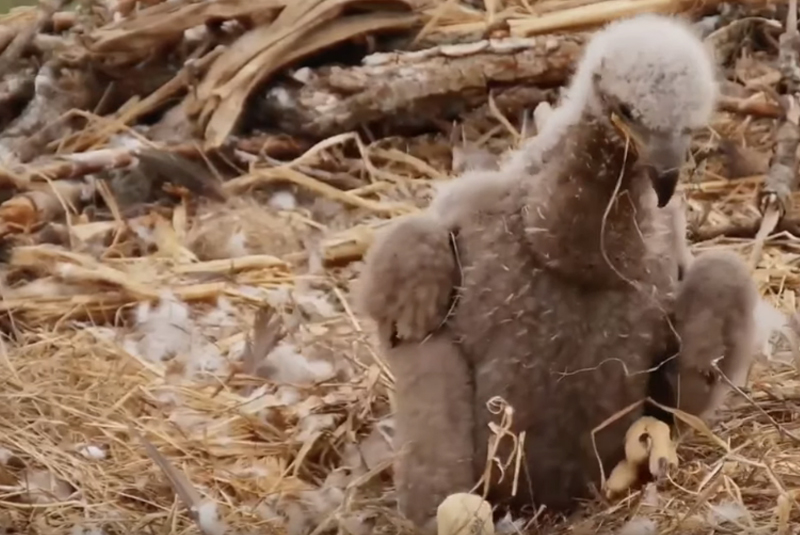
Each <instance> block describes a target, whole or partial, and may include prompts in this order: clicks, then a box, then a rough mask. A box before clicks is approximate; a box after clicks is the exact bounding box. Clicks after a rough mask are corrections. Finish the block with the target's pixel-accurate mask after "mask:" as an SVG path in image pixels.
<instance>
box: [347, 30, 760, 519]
mask: <svg viewBox="0 0 800 535" xmlns="http://www.w3.org/2000/svg"><path fill="white" fill-rule="evenodd" d="M654 35H658V36H659V39H658V40H656V39H653V36H654ZM716 95H717V85H716V82H715V76H714V67H713V64H712V61H711V58H710V57H709V55H708V53H707V51H706V50H705V48H704V46H703V44H702V42H701V41H700V40H699V39H698V38H697V37H696V36H695V35H694V34H693V33H692V31H691V30H690V29H689V28H688V27H687V26H685V25H684V24H683V23H681V22H679V21H677V20H675V19H671V18H667V17H661V16H655V15H645V16H639V17H636V18H633V19H628V20H624V21H620V22H615V23H612V24H610V25H608V26H607V27H606V28H604V29H603V30H601V31H599V32H598V33H596V34H595V36H594V37H593V39H592V40H591V42H590V43H589V44H588V45H587V47H586V50H585V52H584V55H583V57H582V59H581V61H580V63H579V64H578V68H577V70H576V74H575V76H574V77H573V80H572V82H571V84H570V86H569V89H568V92H567V94H566V96H565V99H564V102H563V103H562V104H561V106H560V107H559V109H558V110H557V111H556V112H554V115H553V117H552V118H551V119H550V121H548V125H547V127H546V128H545V129H544V130H543V132H542V134H541V135H551V136H556V137H557V138H558V139H557V142H554V140H555V137H552V138H543V140H542V142H541V143H540V144H538V145H529V146H528V149H529V150H531V151H532V152H531V153H532V154H533V158H532V159H531V164H530V165H527V164H525V163H524V158H511V159H510V160H509V161H508V162H507V163H506V164H504V165H503V166H502V167H501V169H500V170H498V171H497V172H488V171H487V172H485V176H486V179H487V182H486V186H485V189H484V190H483V191H482V190H481V188H480V187H479V186H477V182H475V181H472V182H470V183H469V184H470V185H469V186H468V188H467V189H466V190H464V191H459V190H458V189H451V190H450V191H449V192H448V196H449V198H450V199H451V200H453V201H458V202H459V203H460V204H459V205H458V206H444V205H443V204H442V202H434V206H433V207H432V209H430V210H428V211H427V212H423V213H422V214H420V215H416V216H411V217H407V218H405V219H403V220H401V221H399V222H398V223H396V224H395V225H393V226H392V227H391V228H390V230H388V231H387V232H386V233H384V234H383V235H382V236H381V237H380V238H379V239H378V240H377V241H376V243H375V244H374V245H373V247H372V248H371V250H370V251H369V253H368V255H367V258H366V262H365V267H364V271H363V272H362V279H361V281H360V292H361V296H360V300H361V305H362V308H363V310H364V311H365V312H366V313H367V314H368V315H369V316H371V317H372V318H373V319H374V320H375V321H376V322H377V325H378V333H379V337H380V341H381V344H382V349H383V351H384V352H385V355H386V358H387V360H388V362H389V365H390V366H391V368H392V370H393V371H394V372H395V379H396V383H397V396H396V418H397V428H396V440H397V441H398V442H399V446H400V448H401V451H402V456H401V458H400V459H399V461H398V464H397V467H396V477H397V487H398V501H399V504H400V508H401V511H402V512H403V513H404V514H406V515H407V516H408V517H409V518H410V519H411V520H412V521H414V522H415V523H416V524H418V525H424V524H425V523H426V522H428V521H429V520H430V518H432V517H433V515H434V514H435V511H436V507H437V505H438V504H439V503H440V502H441V501H442V500H443V499H444V498H445V497H446V496H447V495H448V494H450V493H453V492H459V491H469V490H470V489H471V487H472V486H473V485H474V484H475V483H477V482H478V479H479V478H480V476H481V475H482V474H483V471H484V468H485V466H486V463H487V457H488V456H489V455H490V453H491V452H490V451H489V449H488V443H489V440H490V438H491V437H492V432H491V429H490V427H489V424H490V422H491V421H492V420H493V414H492V413H491V412H490V411H489V410H487V404H489V402H490V401H491V400H494V399H495V398H497V397H500V398H502V399H503V400H505V401H506V402H507V403H508V404H509V405H510V406H511V407H513V419H512V425H511V431H512V432H514V433H517V434H518V433H521V432H524V433H525V441H524V444H522V445H520V447H519V448H517V449H515V445H514V444H513V441H512V440H511V439H510V438H508V437H506V438H503V439H502V440H501V441H500V444H499V448H498V449H497V450H496V451H494V452H493V453H494V455H495V459H496V460H495V461H492V464H493V465H494V468H493V470H492V472H493V474H492V476H491V480H490V481H489V488H490V492H489V499H490V501H491V502H492V503H494V504H496V505H507V506H511V507H514V508H515V509H516V508H521V507H525V506H539V505H544V506H546V507H548V508H549V509H550V510H556V511H564V512H566V511H568V510H569V509H571V508H572V507H573V506H574V504H575V502H576V500H577V499H580V498H584V497H587V496H589V492H590V489H589V487H590V485H591V484H596V483H598V481H599V476H600V469H599V466H598V458H599V459H600V460H601V462H602V464H603V466H604V469H605V473H606V474H608V473H609V472H610V470H611V468H613V466H614V465H615V464H616V463H617V461H619V460H620V459H621V458H622V455H623V451H622V448H623V437H624V434H625V431H626V430H627V429H628V427H629V426H630V424H631V423H632V422H633V421H634V420H635V419H636V418H637V417H639V416H640V415H641V409H637V410H633V411H631V412H629V413H627V414H626V416H625V417H623V418H620V419H618V420H617V421H615V422H614V423H613V424H611V425H609V426H606V427H605V428H604V429H602V430H600V431H598V432H597V434H596V436H594V437H593V436H592V430H593V429H594V428H596V427H598V426H599V425H600V424H602V423H603V422H604V421H605V420H606V419H608V418H610V417H611V416H613V415H615V414H616V413H618V412H620V411H622V410H623V409H626V408H627V407H629V406H630V405H632V404H634V403H635V402H636V401H639V400H641V399H642V398H644V397H645V396H646V395H647V394H648V391H649V389H651V387H650V386H649V382H650V381H649V376H650V373H649V371H650V370H652V369H653V368H654V367H657V366H658V365H659V364H661V363H663V362H665V361H667V360H669V359H670V358H671V357H673V352H674V348H675V347H676V345H677V344H676V342H677V340H678V339H680V338H681V337H682V336H683V335H684V333H685V334H686V335H688V336H701V337H707V339H708V340H712V339H715V340H722V341H725V342H726V343H722V342H720V344H721V346H722V347H721V346H720V345H719V344H718V345H717V346H715V347H712V348H710V349H712V350H718V351H719V354H717V353H715V352H714V351H712V353H713V354H711V353H709V352H707V351H706V350H707V349H709V348H708V346H706V347H702V348H701V347H700V346H699V345H698V346H691V347H690V349H691V351H690V352H688V353H686V352H683V351H681V352H680V353H679V354H678V356H677V365H672V366H670V367H669V369H670V370H674V372H670V373H676V375H675V377H673V378H672V379H675V380H669V381H666V382H667V383H668V384H670V385H675V384H676V383H677V387H678V394H680V384H681V383H683V382H684V381H695V383H693V385H694V386H693V387H692V392H693V395H694V396H696V397H695V398H693V399H692V400H691V401H692V402H691V403H686V402H684V401H682V400H681V399H679V400H678V403H679V405H686V406H687V407H689V408H690V410H692V411H694V412H702V411H704V410H706V409H707V405H708V403H710V402H711V401H712V399H711V397H712V396H711V394H712V390H713V387H714V385H715V381H716V375H715V374H713V373H711V371H713V370H716V369H717V367H718V368H720V369H723V370H726V369H732V368H730V367H729V366H728V363H727V361H728V360H731V361H733V360H736V359H740V358H744V357H742V355H744V354H746V352H747V347H749V345H748V344H749V341H748V340H746V339H745V338H746V336H745V337H738V338H737V337H735V336H734V337H732V336H731V332H732V330H738V331H739V332H741V333H746V332H749V331H748V330H747V329H750V326H749V322H752V308H750V310H747V307H753V306H755V304H754V301H753V300H751V299H750V296H751V295H752V294H753V293H754V292H755V289H754V286H753V282H752V280H750V278H749V275H748V274H747V270H746V269H744V268H743V266H741V265H739V264H738V262H739V261H738V260H737V259H736V258H733V257H730V256H726V255H716V256H710V257H707V258H705V259H704V255H701V256H700V257H698V259H696V260H695V261H694V262H692V263H691V264H690V265H689V266H688V268H687V269H686V272H685V273H684V282H682V283H681V284H685V285H686V288H683V289H681V288H679V283H678V280H677V279H678V267H679V262H681V259H680V258H679V254H678V252H677V251H676V240H675V233H674V230H673V229H674V227H675V224H674V220H673V219H672V218H673V217H674V215H670V214H669V211H667V210H664V209H663V207H665V206H666V205H667V204H668V202H669V201H670V199H671V198H672V196H673V193H674V191H675V187H676V184H677V180H678V174H679V168H680V167H681V166H682V164H683V163H684V161H685V157H686V153H687V150H688V148H689V141H690V134H691V131H692V130H693V129H695V128H698V127H701V126H703V125H705V124H706V123H707V121H708V119H709V117H710V115H711V113H712V110H713V108H714V104H715V98H716ZM550 122H552V127H550ZM548 128H549V129H551V130H552V132H550V134H548ZM523 150H525V148H523ZM681 263H682V262H681ZM695 270H697V271H695ZM720 270H721V271H720ZM723 272H724V273H726V274H730V276H731V277H733V278H734V279H735V280H726V279H724V277H723V276H722V275H721V273H723ZM712 273H714V274H717V276H716V277H712V276H711V275H710V274H712ZM700 290H702V291H700ZM695 293H697V295H698V296H699V297H693V294H695ZM694 299H701V300H702V299H714V300H715V301H714V302H715V303H720V305H719V306H704V305H703V303H700V304H699V305H697V306H694V305H693V304H692V303H696V302H695V301H694ZM676 303H677V304H676ZM678 305H680V306H678ZM737 307H738V308H737ZM709 310H710V311H712V312H713V313H714V314H718V316H717V319H718V321H715V322H711V323H709V324H707V328H706V329H705V332H700V333H699V334H698V331H697V329H692V327H691V326H692V325H693V323H692V321H693V317H694V315H697V314H699V315H701V316H702V315H705V314H707V313H708V312H709ZM676 316H677V317H676ZM673 317H676V321H674V322H673V321H670V318H673ZM736 320H741V321H740V322H739V323H737V322H736ZM710 329H717V330H719V331H720V332H719V333H711V332H709V330H710ZM716 334H719V336H718V337H716V338H713V337H714V336H715V335H716ZM727 342H730V343H727ZM731 344H733V346H731ZM737 344H738V345H737ZM742 344H744V345H742ZM701 349H702V351H701ZM685 357H686V358H691V359H695V360H694V361H692V362H687V361H685V360H684V358H685ZM718 357H724V359H723V360H722V361H720V363H719V365H718V366H715V360H716V359H717V358H718ZM697 381H700V385H701V386H697ZM667 390H670V389H667ZM650 391H652V390H650ZM671 393H672V392H670V394H671ZM669 397H671V396H668V395H666V394H664V395H663V396H662V397H661V399H662V400H664V399H666V398H669ZM517 450H518V451H517ZM512 455H521V470H519V471H515V469H514V467H515V461H514V460H513V459H509V458H510V457H512ZM498 462H499V463H502V465H503V466H504V469H503V470H502V471H501V470H497V469H496V465H497V463H498ZM468 467H471V469H469V468H468ZM514 489H516V492H515V493H514V492H512V491H513V490H514Z"/></svg>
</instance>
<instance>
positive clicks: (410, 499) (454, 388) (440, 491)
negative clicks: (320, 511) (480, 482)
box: [384, 332, 475, 531]
mask: <svg viewBox="0 0 800 535" xmlns="http://www.w3.org/2000/svg"><path fill="white" fill-rule="evenodd" d="M384 354H385V355H386V358H387V360H388V362H389V366H390V367H391V370H392V372H393V374H394V377H395V451H396V452H397V455H398V457H397V461H396V464H395V482H396V487H397V496H398V505H399V509H400V512H401V513H402V514H403V515H404V516H406V517H407V518H408V519H410V520H411V521H412V522H414V524H415V525H416V526H417V527H419V528H423V530H424V531H428V530H429V529H431V528H432V525H433V521H434V520H435V515H436V509H437V507H438V506H439V504H440V503H441V502H442V501H443V500H444V499H445V498H446V497H447V496H448V495H449V494H452V493H454V492H468V491H469V490H470V489H471V488H472V486H473V485H474V483H475V479H474V477H473V471H472V457H473V454H474V447H473V417H472V398H473V388H472V376H471V373H470V369H469V367H468V365H467V362H466V360H465V359H464V358H463V357H462V355H461V353H460V351H459V349H458V346H457V345H456V344H455V343H454V342H453V341H452V340H451V338H450V337H449V336H448V335H447V334H446V333H442V332H439V333H437V334H435V335H433V336H431V337H430V338H428V339H427V340H425V341H423V342H419V343H410V342H403V343H400V344H398V345H395V346H394V347H391V348H386V349H385V351H384Z"/></svg>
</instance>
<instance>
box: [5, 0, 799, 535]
mask: <svg viewBox="0 0 800 535" xmlns="http://www.w3.org/2000/svg"><path fill="white" fill-rule="evenodd" d="M785 4H786V2H766V1H760V0H749V1H748V2H744V3H739V4H738V5H735V6H731V5H729V4H727V3H722V2H718V1H716V0H706V1H699V2H698V1H697V0H692V1H690V2H686V1H683V0H642V1H639V2H628V1H622V0H603V1H590V0H542V1H539V2H528V1H526V0H492V1H489V0H487V1H485V2H483V1H479V2H475V1H467V0H464V1H455V0H380V1H365V0H292V1H287V0H263V1H257V2H246V1H244V0H209V1H205V2H197V1H191V0H177V1H169V2H161V1H159V0H147V1H144V2H131V1H127V0H125V1H119V2H105V1H102V0H92V1H89V2H82V3H81V5H80V6H75V9H71V7H72V6H67V5H65V4H64V2H61V1H55V0H54V1H43V3H42V5H41V6H31V7H22V8H15V9H14V10H12V11H11V12H10V13H8V14H6V15H3V16H0V128H2V132H0V252H2V255H1V256H0V258H1V259H2V263H0V289H1V291H2V301H1V302H0V325H2V328H3V335H2V337H1V338H0V386H1V388H0V396H2V397H3V403H2V406H1V407H0V437H2V438H0V486H2V491H3V492H2V496H0V505H2V507H0V509H2V512H0V526H3V527H5V528H7V529H9V530H16V532H24V533H31V534H36V533H75V534H78V533H80V534H89V533H92V534H99V533H105V534H117V533H150V532H153V533H156V532H159V533H161V532H163V533H166V532H170V533H207V534H210V533H213V534H222V533H272V532H275V533H289V534H291V535H305V534H310V533H312V532H313V533H327V532H336V531H337V530H338V531H340V532H343V533H344V532H346V533H351V534H367V533H372V532H391V533H397V532H403V530H404V529H405V528H406V525H405V524H404V523H403V521H402V520H401V519H399V518H397V517H396V515H395V514H394V512H393V511H394V494H393V489H392V483H391V476H392V474H391V464H392V456H393V455H394V452H393V448H392V432H393V423H392V417H391V415H392V411H391V397H392V377H391V374H390V373H388V371H387V368H386V366H385V364H384V363H383V361H382V359H381V355H380V353H379V352H378V350H377V348H376V347H375V345H374V341H373V338H372V333H371V328H372V326H371V325H369V324H368V323H367V322H364V321H363V319H362V317H361V315H360V314H359V311H358V310H354V309H353V307H352V303H351V297H350V282H351V281H352V280H353V279H354V277H355V275H357V273H358V270H359V261H360V259H361V257H362V256H363V254H364V252H365V251H366V249H367V248H368V247H369V245H370V243H371V242H372V238H373V235H374V232H375V231H376V230H377V229H379V228H380V227H381V226H383V225H385V224H386V223H387V222H388V221H390V220H391V219H392V218H394V217H401V216H403V215H404V214H409V213H413V212H414V211H416V210H418V209H419V208H420V207H423V206H426V205H427V203H428V202H429V201H430V198H431V195H432V194H433V192H434V191H435V189H436V188H437V187H438V185H440V184H442V183H444V182H445V181H446V180H449V179H450V177H451V175H452V174H453V170H454V169H456V170H461V169H466V168H470V167H474V166H478V167H480V166H492V165H494V164H495V163H496V161H497V159H499V158H504V157H506V155H507V153H508V151H509V150H510V149H514V148H516V147H517V146H518V145H519V143H520V142H521V141H522V140H523V139H524V138H525V137H526V136H528V135H531V134H532V133H533V131H534V130H535V129H534V128H532V126H531V125H532V124H533V123H534V122H536V121H538V120H539V119H536V121H534V120H533V119H531V118H530V117H529V113H530V111H532V110H533V109H534V108H535V107H536V105H537V104H539V103H540V102H545V101H546V102H549V103H551V104H555V103H556V102H557V100H558V98H559V90H560V87H561V86H562V85H563V83H564V82H565V81H566V80H567V79H568V77H569V76H570V74H571V72H572V69H573V65H574V61H575V59H576V57H577V56H578V54H580V52H581V49H582V46H583V43H584V41H585V38H586V35H587V34H586V32H589V31H591V29H592V27H594V26H596V25H597V24H601V23H603V22H604V21H607V20H611V19H614V18H618V17H623V16H627V15H631V14H634V13H638V12H645V11H648V12H649V11H659V12H672V13H682V14H683V15H684V16H687V17H691V18H693V19H694V20H696V21H698V24H699V27H700V28H701V30H702V31H703V32H704V33H705V34H706V35H707V41H708V43H709V46H712V47H713V48H715V50H717V52H718V54H717V57H718V59H719V66H720V72H721V74H722V75H724V78H725V79H726V83H725V84H724V87H723V96H722V98H721V99H720V106H719V107H720V109H719V111H718V113H717V114H716V116H715V120H714V123H713V124H712V125H711V127H710V128H709V129H708V130H707V131H704V132H698V134H697V136H696V140H695V143H694V146H693V155H694V161H695V166H694V167H693V169H692V170H691V172H690V173H689V176H687V177H686V180H684V185H683V189H684V191H685V193H686V194H687V196H688V199H689V202H688V204H689V206H690V214H689V222H690V227H691V230H690V232H691V235H692V237H693V238H695V241H697V242H698V243H697V244H696V245H695V247H697V248H706V247H727V248H732V249H735V250H738V251H741V252H742V254H748V255H750V254H753V250H754V247H753V238H754V237H755V236H756V234H757V233H758V230H759V228H760V227H761V212H760V211H759V209H758V207H759V204H758V202H757V200H758V198H760V197H759V196H761V198H771V197H769V195H771V194H772V193H774V194H775V195H777V198H778V199H779V200H780V203H779V205H780V206H781V207H782V208H781V210H782V211H781V212H780V217H778V218H775V221H776V223H775V225H776V226H775V228H774V230H775V232H772V233H771V234H768V235H765V236H764V238H763V254H761V255H759V256H758V260H759V262H758V265H757V268H756V269H755V271H754V273H755V276H756V278H757V280H758V282H759V284H760V287H761V290H762V292H763V294H764V295H765V305H764V310H765V311H766V312H765V314H767V316H768V317H769V318H770V319H769V322H767V323H768V325H767V327H768V328H770V329H772V330H779V329H780V328H781V327H782V326H783V323H782V322H783V317H782V316H781V315H780V314H779V313H778V312H777V310H782V311H784V312H794V310H796V301H797V297H796V295H797V294H796V292H797V291H798V289H799V288H800V276H798V274H797V269H796V268H795V266H796V264H797V263H798V258H799V257H798V246H797V237H796V236H797V235H798V234H797V233H798V232H800V228H799V224H798V221H800V214H798V213H797V211H796V209H795V208H794V203H793V202H792V201H793V199H794V197H795V196H796V195H797V193H796V192H795V191H794V189H795V184H794V183H793V182H792V180H793V179H794V177H795V175H796V169H795V168H796V158H795V156H794V151H793V149H792V150H790V149H791V147H789V145H788V143H789V142H791V143H793V145H792V146H794V147H795V148H796V136H795V135H794V134H792V135H789V134H787V132H789V130H787V128H789V129H790V130H791V131H792V132H794V131H795V130H796V128H797V121H795V120H793V119H792V117H793V113H794V112H793V111H792V110H794V108H793V107H792V106H793V104H791V102H794V100H796V98H797V95H796V93H797V87H795V86H796V83H795V82H793V81H792V80H793V77H794V76H795V74H796V73H795V71H796V70H797V64H796V60H795V59H794V58H795V56H796V55H797V50H796V47H795V46H794V44H793V43H794V42H795V41H796V39H794V38H791V39H790V38H785V37H781V33H782V32H783V29H784V26H785V24H784V23H785V21H786V12H787V10H786V6H785ZM790 11H791V10H790ZM795 24H796V23H795ZM790 45H791V46H790ZM790 67H791V68H790ZM793 99H794V100H793ZM795 104H796V102H795ZM787 121H788V122H787ZM454 123H455V124H454ZM787 124H788V126H787ZM790 133H791V132H790ZM795 133H796V132H795ZM784 134H785V135H784ZM459 137H461V138H462V140H461V141H456V140H457V139H458V138H459ZM454 144H458V145H459V147H454ZM782 144H786V147H788V148H781V147H783V145H782ZM454 148H455V150H454ZM785 155H788V156H786V158H784V156H785ZM784 160H785V161H784ZM778 165H782V166H783V168H784V174H785V175H786V176H787V177H789V178H787V179H786V180H788V181H783V182H780V181H779V182H775V179H774V178H769V179H766V178H765V177H767V176H769V177H773V176H776V175H774V173H772V171H770V166H771V167H772V169H775V168H776V167H777V166H778ZM765 196H766V197H765ZM762 234H763V232H762ZM701 241H702V243H700V242H701ZM765 317H766V316H765ZM766 349H767V350H768V351H766V353H767V354H768V357H767V358H765V359H764V360H763V362H761V363H760V364H759V366H758V367H757V369H756V370H755V371H754V375H753V376H754V378H755V379H754V380H753V381H751V385H750V389H749V390H748V391H747V392H744V391H742V392H740V394H739V396H738V397H737V398H735V399H734V400H733V402H734V403H733V404H732V405H731V406H730V408H729V410H728V413H727V415H726V418H724V419H723V420H722V421H721V423H719V424H718V425H717V426H715V427H714V428H713V429H707V430H705V431H703V432H697V433H694V434H692V435H690V436H688V437H686V438H685V439H684V440H683V441H682V442H681V444H680V446H679V448H678V456H679V457H680V463H679V469H676V470H674V471H671V472H670V478H668V479H667V480H665V481H659V482H658V484H657V485H656V484H651V485H649V486H647V487H645V488H642V489H634V490H632V491H630V493H628V494H627V495H626V496H623V497H622V498H621V499H617V500H615V501H613V502H611V501H605V499H604V498H602V497H598V500H597V501H596V502H595V503H593V504H589V505H588V506H587V508H586V509H585V511H584V513H583V514H582V515H581V517H580V518H575V519H571V520H570V522H566V523H558V524H556V525H555V526H553V527H552V528H551V527H548V524H547V522H550V520H545V517H544V516H534V517H533V518H524V519H506V520H505V521H503V522H500V523H499V524H498V525H497V532H504V531H503V530H514V529H517V528H520V529H523V530H527V531H530V532H534V533H535V532H537V530H538V531H542V532H547V533H578V532H582V531H581V530H585V532H587V533H598V532H603V533H615V532H616V530H617V529H620V528H621V529H628V530H630V529H633V528H637V529H639V531H635V532H634V531H621V532H620V533H640V534H641V533H655V532H656V531H655V530H666V531H663V532H667V533H708V532H709V531H710V530H711V529H714V527H718V528H719V529H724V530H727V531H728V532H731V531H736V530H739V529H753V530H759V529H761V530H768V531H770V532H775V533H788V532H789V531H786V530H788V529H789V528H788V526H791V525H792V524H793V523H794V524H796V522H797V521H798V520H800V509H798V506H797V503H798V502H797V500H798V499H800V495H798V493H797V492H796V488H797V484H796V481H795V479H796V475H795V474H796V472H797V464H798V463H800V446H798V444H797V443H796V442H795V441H794V440H793V439H792V438H791V437H792V436H796V435H797V434H800V431H798V429H797V427H798V423H797V421H796V420H797V419H796V417H794V416H793V414H795V413H796V412H797V411H796V410H795V409H796V407H795V404H796V403H797V402H798V400H800V383H798V378H797V375H796V371H795V369H794V367H793V365H791V364H789V362H791V357H790V356H787V355H789V354H790V353H791V352H790V351H788V350H787V349H786V348H785V347H783V346H781V345H780V344H779V343H777V342H776V343H774V344H771V345H770V346H769V347H768V348H766ZM787 431H788V433H787ZM442 440H443V442H445V441H446V437H442ZM461 498H463V499H467V498H464V497H461ZM461 498H459V499H461ZM623 526H624V527H623ZM631 526H633V528H632V527H631ZM647 529H650V530H651V531H646V530H647ZM547 530H550V531H547ZM598 530H599V531H598ZM642 530H644V531H642Z"/></svg>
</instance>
